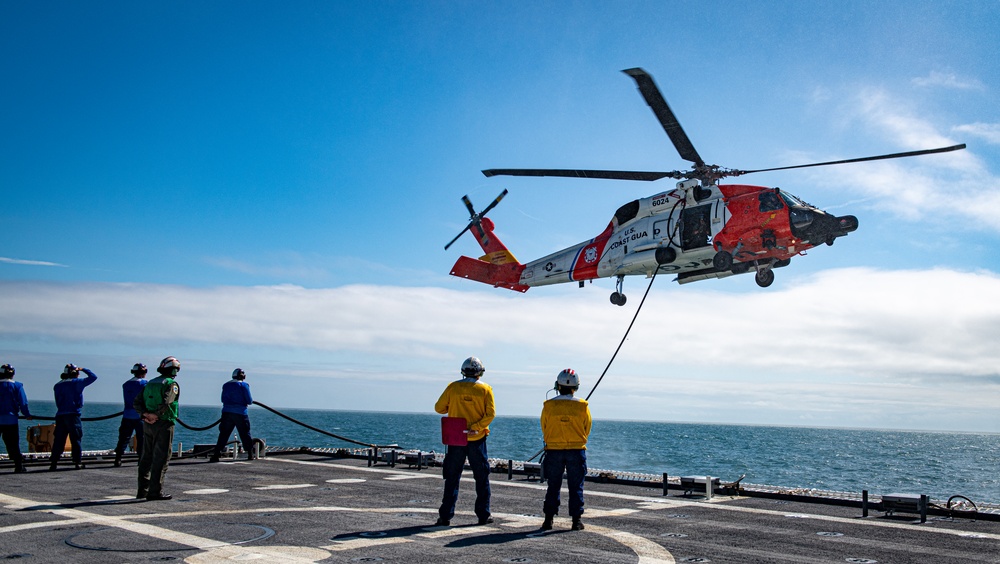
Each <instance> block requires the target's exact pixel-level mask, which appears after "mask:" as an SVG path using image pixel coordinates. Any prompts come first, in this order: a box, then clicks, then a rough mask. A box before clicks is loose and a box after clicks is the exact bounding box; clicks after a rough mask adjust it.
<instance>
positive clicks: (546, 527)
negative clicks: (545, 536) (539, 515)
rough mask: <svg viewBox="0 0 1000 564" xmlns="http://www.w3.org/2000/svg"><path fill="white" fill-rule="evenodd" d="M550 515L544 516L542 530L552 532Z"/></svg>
mask: <svg viewBox="0 0 1000 564" xmlns="http://www.w3.org/2000/svg"><path fill="white" fill-rule="evenodd" d="M552 517H553V516H552V515H546V516H545V520H544V521H542V530H543V531H551V530H552Z"/></svg>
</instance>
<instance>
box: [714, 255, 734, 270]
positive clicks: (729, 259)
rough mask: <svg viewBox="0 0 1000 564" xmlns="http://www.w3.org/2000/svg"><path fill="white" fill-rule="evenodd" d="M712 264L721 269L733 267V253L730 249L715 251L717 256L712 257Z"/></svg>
mask: <svg viewBox="0 0 1000 564" xmlns="http://www.w3.org/2000/svg"><path fill="white" fill-rule="evenodd" d="M712 266H714V267H715V269H716V270H719V271H722V270H729V269H730V268H732V267H733V255H731V254H729V252H728V251H719V252H717V253H715V256H714V257H712Z"/></svg>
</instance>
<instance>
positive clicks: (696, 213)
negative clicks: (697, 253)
mask: <svg viewBox="0 0 1000 564" xmlns="http://www.w3.org/2000/svg"><path fill="white" fill-rule="evenodd" d="M711 225H712V205H711V204H705V205H703V206H695V207H691V208H684V209H683V210H682V211H681V249H682V250H685V251H690V250H692V249H700V248H702V247H707V246H708V245H711V244H712V227H711Z"/></svg>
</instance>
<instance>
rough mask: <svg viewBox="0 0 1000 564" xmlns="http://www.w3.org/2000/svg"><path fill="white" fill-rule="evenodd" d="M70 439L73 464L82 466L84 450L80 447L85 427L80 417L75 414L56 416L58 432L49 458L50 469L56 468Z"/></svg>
mask: <svg viewBox="0 0 1000 564" xmlns="http://www.w3.org/2000/svg"><path fill="white" fill-rule="evenodd" d="M67 436H68V437H69V444H70V450H71V452H72V454H73V464H76V465H77V466H79V465H80V462H81V460H82V459H83V449H82V448H81V447H80V439H82V438H83V425H82V424H81V423H80V416H79V415H77V414H75V413H67V414H63V415H56V431H55V436H54V437H53V439H52V456H51V457H49V467H50V468H55V466H56V463H57V462H59V457H60V456H62V453H63V451H64V450H65V449H66V437H67Z"/></svg>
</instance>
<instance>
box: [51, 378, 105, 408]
mask: <svg viewBox="0 0 1000 564" xmlns="http://www.w3.org/2000/svg"><path fill="white" fill-rule="evenodd" d="M80 370H82V371H83V372H86V373H87V377H86V378H67V379H65V380H60V381H58V382H56V385H55V386H53V387H52V390H53V391H54V392H55V395H56V415H69V414H76V415H80V409H82V408H83V389H84V388H86V387H87V386H89V385H91V384H93V383H94V382H96V381H97V375H96V374H94V373H93V372H91V371H90V370H89V369H87V368H81V369H80Z"/></svg>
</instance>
